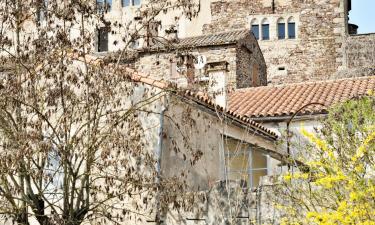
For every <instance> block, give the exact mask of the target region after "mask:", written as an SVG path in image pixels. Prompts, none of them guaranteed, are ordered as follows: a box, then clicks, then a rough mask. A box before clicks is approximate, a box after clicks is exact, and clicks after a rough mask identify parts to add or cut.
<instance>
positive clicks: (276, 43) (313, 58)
mask: <svg viewBox="0 0 375 225" xmlns="http://www.w3.org/2000/svg"><path fill="white" fill-rule="evenodd" d="M350 10H351V1H350V0H299V1H295V0H251V1H249V0H221V1H215V0H214V1H212V3H211V17H212V18H211V22H210V23H209V24H206V25H205V26H204V27H203V31H207V32H220V31H227V30H233V29H242V28H246V29H249V30H252V31H253V33H254V35H255V36H256V37H257V38H258V40H259V45H260V47H261V49H262V52H263V55H264V57H265V60H266V63H267V67H268V80H269V82H271V83H272V84H279V83H290V82H303V81H307V80H323V79H332V78H341V77H348V76H365V75H369V74H371V73H373V72H374V71H375V34H367V35H356V34H355V33H356V30H355V28H356V26H355V25H352V24H348V12H349V11H350ZM353 28H354V29H353Z"/></svg>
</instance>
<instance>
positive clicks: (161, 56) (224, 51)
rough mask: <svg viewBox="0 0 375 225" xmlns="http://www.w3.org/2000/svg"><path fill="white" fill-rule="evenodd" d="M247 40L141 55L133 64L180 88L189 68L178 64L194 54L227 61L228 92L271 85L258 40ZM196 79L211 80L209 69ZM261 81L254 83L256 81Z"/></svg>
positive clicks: (211, 60) (196, 74)
mask: <svg viewBox="0 0 375 225" xmlns="http://www.w3.org/2000/svg"><path fill="white" fill-rule="evenodd" d="M249 37H251V38H252V39H250V38H249V39H248V38H246V39H244V40H241V41H239V42H238V43H237V44H232V45H219V46H208V47H199V48H194V49H187V50H175V51H171V52H163V51H161V52H149V53H147V52H145V53H140V54H139V57H138V58H137V59H136V61H135V62H134V63H133V64H134V65H133V66H134V67H135V69H136V70H137V71H138V72H140V73H142V74H145V75H149V76H151V77H153V78H155V79H164V80H170V81H172V82H176V83H177V84H179V85H180V86H183V87H186V86H187V80H188V79H187V74H186V70H187V68H186V67H184V66H181V65H178V61H179V57H180V56H182V55H192V56H194V57H195V58H198V56H204V57H205V58H206V61H207V63H214V62H227V63H228V67H227V72H226V78H225V87H226V88H227V90H231V89H234V88H247V87H252V86H261V85H267V71H266V64H265V61H264V58H263V55H262V52H261V50H260V49H259V47H258V45H257V44H256V41H255V38H254V37H253V36H250V35H249ZM194 77H195V79H196V81H197V82H198V83H199V84H201V82H199V81H202V80H204V78H207V74H205V69H204V68H202V69H194ZM254 78H255V79H256V80H257V81H258V82H255V84H254V82H253V79H254Z"/></svg>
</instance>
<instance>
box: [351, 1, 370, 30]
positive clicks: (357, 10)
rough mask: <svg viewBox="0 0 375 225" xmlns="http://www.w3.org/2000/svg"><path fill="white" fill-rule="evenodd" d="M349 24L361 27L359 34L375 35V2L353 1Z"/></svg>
mask: <svg viewBox="0 0 375 225" xmlns="http://www.w3.org/2000/svg"><path fill="white" fill-rule="evenodd" d="M349 22H350V23H354V24H357V25H358V26H359V29H358V33H360V34H361V33H375V0H352V11H350V14H349Z"/></svg>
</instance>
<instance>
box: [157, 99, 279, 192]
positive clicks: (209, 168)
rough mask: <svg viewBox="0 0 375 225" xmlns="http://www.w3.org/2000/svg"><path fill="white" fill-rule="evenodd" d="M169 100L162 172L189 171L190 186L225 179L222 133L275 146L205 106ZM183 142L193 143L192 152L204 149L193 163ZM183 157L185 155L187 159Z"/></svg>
mask: <svg viewBox="0 0 375 225" xmlns="http://www.w3.org/2000/svg"><path fill="white" fill-rule="evenodd" d="M169 104H170V107H169V109H168V111H167V115H168V117H167V118H166V121H165V138H164V148H163V151H164V152H163V173H164V174H168V175H169V176H170V175H178V174H180V173H181V171H188V183H189V184H190V186H191V188H192V189H193V190H207V189H209V188H210V187H212V185H214V184H215V183H216V182H218V181H222V180H225V162H224V160H225V156H224V137H230V138H233V139H237V140H239V141H242V142H244V143H249V144H251V145H255V146H259V147H261V148H265V149H269V150H273V151H275V150H276V146H275V144H274V142H273V141H271V140H267V139H265V138H263V137H261V136H258V135H256V134H254V132H252V131H249V130H247V129H246V128H245V129H244V128H243V127H239V126H237V125H235V124H232V123H230V122H228V120H225V119H224V118H220V116H219V115H218V114H215V115H213V114H210V113H208V112H207V111H206V110H201V109H197V108H195V107H193V106H192V105H189V104H186V103H184V102H181V99H179V98H175V97H173V98H171V100H170V103H169ZM168 118H171V119H168ZM181 134H183V135H181ZM183 136H185V137H187V140H184V139H183V138H182V137H183ZM172 143H176V144H177V146H180V149H183V150H184V151H183V152H174V151H173V148H172ZM186 144H187V145H188V146H191V147H192V149H191V150H192V151H193V153H194V152H196V151H201V152H202V153H203V154H202V157H201V159H200V160H199V161H197V163H196V164H195V165H194V166H192V165H191V164H190V161H189V160H190V158H189V157H190V156H191V152H189V151H190V150H189V149H187V148H183V147H182V146H184V145H186ZM186 151H187V152H186ZM184 155H185V156H184ZM184 157H187V158H186V160H184Z"/></svg>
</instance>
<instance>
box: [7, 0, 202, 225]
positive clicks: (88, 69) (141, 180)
mask: <svg viewBox="0 0 375 225" xmlns="http://www.w3.org/2000/svg"><path fill="white" fill-rule="evenodd" d="M47 3H48V4H47ZM103 10H104V11H103ZM106 10H107V8H106V7H104V8H103V9H101V10H98V8H97V5H96V4H95V2H92V1H90V0H60V1H59V0H48V1H44V0H11V1H9V0H1V1H0V21H1V22H0V23H1V24H0V49H1V52H0V57H1V64H2V66H0V74H1V83H0V120H1V121H0V132H1V135H0V137H1V138H0V139H1V141H0V143H1V146H0V216H1V217H2V218H4V219H6V220H10V221H13V222H16V223H18V224H30V219H33V220H36V221H37V222H39V224H41V225H50V224H51V225H52V224H66V225H76V224H81V223H83V222H86V221H94V220H95V221H96V222H95V224H100V223H103V224H106V223H107V222H109V221H112V222H114V223H119V222H121V221H126V220H127V219H129V218H134V217H136V216H141V214H142V212H146V211H147V209H149V210H148V211H147V212H152V208H153V204H154V202H152V199H154V197H155V195H156V194H157V192H158V191H157V190H159V189H162V188H169V189H170V190H173V189H174V190H181V189H183V188H184V182H183V181H179V180H178V179H177V178H173V177H172V178H169V179H162V180H160V182H155V177H156V176H157V174H156V169H155V163H156V161H155V157H154V156H153V154H152V152H149V151H148V150H147V148H146V147H145V146H146V145H147V144H148V143H147V142H146V140H145V138H143V137H144V133H145V132H146V131H145V130H144V129H145V128H144V127H143V126H142V124H141V121H140V118H139V115H140V113H142V112H145V111H147V107H149V106H150V105H152V104H153V103H154V102H155V101H158V100H160V98H162V97H163V95H164V94H165V93H164V92H163V91H158V92H155V91H153V90H151V89H150V90H149V91H146V92H145V93H144V96H143V98H142V100H139V101H134V100H133V99H132V96H133V94H134V84H133V83H131V82H130V81H129V77H130V76H131V74H129V72H127V71H125V70H123V69H121V68H120V67H119V65H118V64H108V63H105V62H106V61H105V60H101V61H100V62H98V61H92V60H91V61H90V60H88V57H87V56H88V55H90V54H92V53H93V52H94V47H93V46H94V45H93V40H94V38H95V35H94V34H95V30H96V28H97V27H98V26H101V25H102V24H105V25H106V26H109V27H110V29H111V28H112V27H115V26H117V27H122V29H127V30H128V32H127V33H126V34H127V36H124V37H123V38H122V39H121V40H117V41H121V42H124V43H125V44H124V46H125V47H124V49H123V50H122V51H121V54H119V55H118V59H117V61H118V62H119V61H120V60H121V57H124V55H125V54H126V51H127V50H128V48H127V47H128V46H129V43H131V42H132V41H134V40H136V39H138V38H143V37H144V36H142V34H143V35H144V34H145V35H146V36H147V37H148V38H156V37H154V36H151V35H150V34H149V32H143V31H142V30H145V29H148V24H149V22H150V21H155V20H156V17H157V16H158V15H160V14H161V13H166V12H167V11H169V10H180V12H181V15H185V16H188V17H192V16H194V15H195V13H196V6H195V5H194V3H192V2H191V0H178V1H173V0H172V1H154V0H150V1H149V3H148V4H145V5H144V6H142V7H141V13H142V15H143V19H142V22H141V23H140V25H139V26H136V29H130V27H131V26H130V25H129V24H121V21H120V22H117V23H112V24H110V23H109V22H108V21H106V19H105V11H106ZM146 31H147V30H146ZM73 34H74V35H73ZM129 34H130V35H129ZM171 194H173V196H172V195H171V196H164V197H163V198H162V199H161V201H162V204H164V205H170V204H171V203H176V204H175V205H176V206H177V207H178V206H179V205H182V204H177V201H178V198H177V197H176V193H174V192H173V193H172V192H171Z"/></svg>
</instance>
